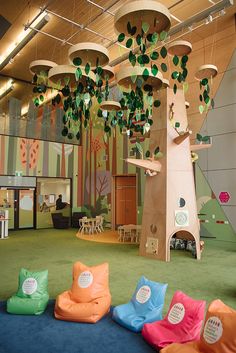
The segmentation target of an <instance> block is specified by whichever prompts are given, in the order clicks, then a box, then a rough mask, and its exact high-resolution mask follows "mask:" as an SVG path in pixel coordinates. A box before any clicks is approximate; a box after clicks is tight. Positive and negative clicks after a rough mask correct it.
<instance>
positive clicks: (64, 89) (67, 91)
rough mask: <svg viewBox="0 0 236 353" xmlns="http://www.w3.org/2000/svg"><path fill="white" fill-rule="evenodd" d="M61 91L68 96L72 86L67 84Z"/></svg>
mask: <svg viewBox="0 0 236 353" xmlns="http://www.w3.org/2000/svg"><path fill="white" fill-rule="evenodd" d="M61 93H62V94H63V96H64V97H68V96H69V95H70V88H69V86H65V87H63V88H62V90H61Z"/></svg>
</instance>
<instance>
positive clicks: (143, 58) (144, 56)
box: [137, 54, 150, 65]
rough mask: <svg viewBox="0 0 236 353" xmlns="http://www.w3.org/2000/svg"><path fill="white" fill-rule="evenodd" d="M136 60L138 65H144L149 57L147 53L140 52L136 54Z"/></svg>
mask: <svg viewBox="0 0 236 353" xmlns="http://www.w3.org/2000/svg"><path fill="white" fill-rule="evenodd" d="M137 61H138V63H139V64H140V65H145V64H148V63H149V62H150V59H149V56H148V55H147V54H142V55H139V56H138V59H137Z"/></svg>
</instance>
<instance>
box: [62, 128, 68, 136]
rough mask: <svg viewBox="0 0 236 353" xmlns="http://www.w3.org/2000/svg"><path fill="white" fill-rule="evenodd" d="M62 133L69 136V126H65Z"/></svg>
mask: <svg viewBox="0 0 236 353" xmlns="http://www.w3.org/2000/svg"><path fill="white" fill-rule="evenodd" d="M61 134H62V136H67V134H68V127H67V126H64V128H63V130H62V132H61Z"/></svg>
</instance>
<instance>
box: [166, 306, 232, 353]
mask: <svg viewBox="0 0 236 353" xmlns="http://www.w3.org/2000/svg"><path fill="white" fill-rule="evenodd" d="M235 330H236V310H234V309H232V308H230V307H229V306H227V305H225V304H224V303H223V302H222V301H221V300H219V299H217V300H214V301H213V302H212V303H211V304H210V306H209V308H208V311H207V314H206V319H205V325H204V328H203V330H202V334H201V338H200V340H199V341H195V342H190V343H186V344H178V343H174V344H171V345H170V346H168V347H165V348H164V349H162V350H161V353H235V352H236V333H235Z"/></svg>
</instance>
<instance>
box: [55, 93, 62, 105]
mask: <svg viewBox="0 0 236 353" xmlns="http://www.w3.org/2000/svg"><path fill="white" fill-rule="evenodd" d="M55 101H56V103H57V104H59V103H60V102H61V95H60V94H59V93H58V94H57V95H56V97H55Z"/></svg>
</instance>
